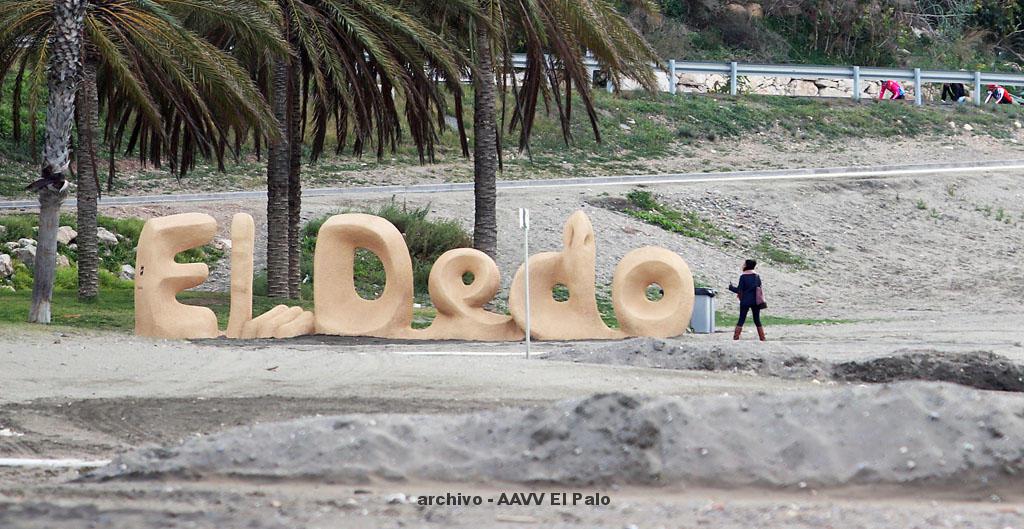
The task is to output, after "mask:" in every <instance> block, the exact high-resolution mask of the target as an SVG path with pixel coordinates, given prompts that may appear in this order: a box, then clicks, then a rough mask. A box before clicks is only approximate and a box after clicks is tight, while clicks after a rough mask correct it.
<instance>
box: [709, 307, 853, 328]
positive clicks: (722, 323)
mask: <svg viewBox="0 0 1024 529" xmlns="http://www.w3.org/2000/svg"><path fill="white" fill-rule="evenodd" d="M737 319H739V315H738V314H736V313H733V312H725V311H721V310H720V311H717V312H715V326H716V327H723V328H729V327H735V326H736V320H737ZM747 321H748V322H749V321H750V317H749V316H748V317H747ZM761 323H763V324H764V325H765V326H769V325H839V324H841V323H853V320H833V319H815V318H790V317H787V316H772V315H770V314H768V313H766V312H762V313H761Z"/></svg>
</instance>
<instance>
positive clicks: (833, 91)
mask: <svg viewBox="0 0 1024 529" xmlns="http://www.w3.org/2000/svg"><path fill="white" fill-rule="evenodd" d="M818 95H819V96H821V97H850V93H849V92H847V91H844V90H841V89H839V88H836V87H832V86H826V87H823V88H822V89H821V90H818Z"/></svg>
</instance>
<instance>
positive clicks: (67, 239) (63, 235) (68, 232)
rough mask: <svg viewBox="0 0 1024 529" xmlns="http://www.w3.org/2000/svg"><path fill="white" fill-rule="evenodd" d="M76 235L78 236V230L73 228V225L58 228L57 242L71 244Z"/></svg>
mask: <svg viewBox="0 0 1024 529" xmlns="http://www.w3.org/2000/svg"><path fill="white" fill-rule="evenodd" d="M75 237H78V232H77V231H75V230H74V229H72V228H71V226H61V227H59V228H57V244H65V245H67V244H71V241H73V240H75Z"/></svg>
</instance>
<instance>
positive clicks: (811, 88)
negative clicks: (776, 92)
mask: <svg viewBox="0 0 1024 529" xmlns="http://www.w3.org/2000/svg"><path fill="white" fill-rule="evenodd" d="M786 92H787V93H789V94H790V95H795V96H816V95H818V87H817V86H816V85H815V84H814V83H812V82H810V81H804V80H802V79H793V80H792V81H790V82H789V85H788V86H787V87H786Z"/></svg>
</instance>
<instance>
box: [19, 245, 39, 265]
mask: <svg viewBox="0 0 1024 529" xmlns="http://www.w3.org/2000/svg"><path fill="white" fill-rule="evenodd" d="M14 256H15V257H17V258H18V260H19V261H21V262H23V263H25V266H27V267H28V269H29V270H32V269H34V268H35V267H36V247H35V246H23V247H21V248H18V249H17V250H14Z"/></svg>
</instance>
